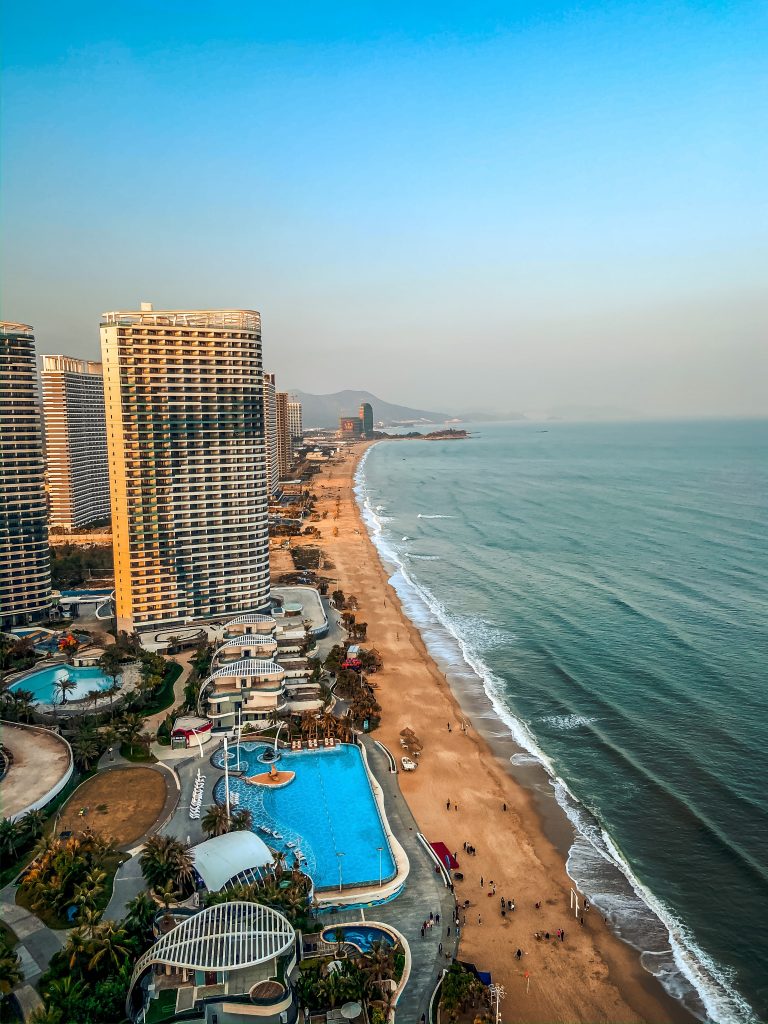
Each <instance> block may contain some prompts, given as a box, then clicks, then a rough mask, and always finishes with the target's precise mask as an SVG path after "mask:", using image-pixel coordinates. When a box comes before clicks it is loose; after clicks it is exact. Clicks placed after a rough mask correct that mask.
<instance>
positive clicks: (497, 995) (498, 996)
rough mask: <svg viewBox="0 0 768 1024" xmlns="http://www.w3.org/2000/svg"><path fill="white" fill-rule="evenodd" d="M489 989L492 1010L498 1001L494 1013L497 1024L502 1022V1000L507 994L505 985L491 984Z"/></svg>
mask: <svg viewBox="0 0 768 1024" xmlns="http://www.w3.org/2000/svg"><path fill="white" fill-rule="evenodd" d="M488 991H489V992H490V993H491V1010H493V1004H494V1002H495V1003H496V1013H495V1015H494V1018H493V1019H494V1022H495V1024H501V1000H502V999H503V998H504V996H505V995H506V994H507V993H506V992H505V990H504V986H503V985H490V986H489V988H488Z"/></svg>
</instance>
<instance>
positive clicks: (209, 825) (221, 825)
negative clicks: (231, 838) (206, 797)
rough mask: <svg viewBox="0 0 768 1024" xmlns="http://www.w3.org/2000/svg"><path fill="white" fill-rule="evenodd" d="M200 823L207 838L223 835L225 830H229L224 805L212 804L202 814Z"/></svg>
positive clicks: (228, 821) (227, 816)
mask: <svg viewBox="0 0 768 1024" xmlns="http://www.w3.org/2000/svg"><path fill="white" fill-rule="evenodd" d="M200 825H201V826H202V829H203V832H205V834H206V835H207V836H208V838H209V839H211V838H212V837H213V836H223V835H224V833H225V832H229V828H230V820H229V815H228V814H227V809H226V807H223V806H222V805H221V804H212V805H211V806H210V807H209V808H208V810H207V811H206V812H205V814H204V815H203V818H202V821H201V822H200Z"/></svg>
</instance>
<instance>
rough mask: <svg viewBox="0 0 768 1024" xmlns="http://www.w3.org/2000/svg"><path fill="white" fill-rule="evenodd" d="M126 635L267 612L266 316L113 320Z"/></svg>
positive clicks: (125, 315) (112, 414)
mask: <svg viewBox="0 0 768 1024" xmlns="http://www.w3.org/2000/svg"><path fill="white" fill-rule="evenodd" d="M101 345H102V361H103V366H104V397H105V402H106V410H107V451H108V456H109V478H110V487H111V492H112V533H113V537H114V549H115V589H116V601H117V625H118V629H125V630H127V631H131V630H134V629H138V630H143V629H147V628H151V627H154V626H167V627H173V626H176V625H182V624H184V623H186V622H192V621H195V620H200V619H217V618H219V617H223V616H229V617H231V616H232V614H233V613H240V612H254V611H261V610H264V609H266V608H267V607H268V605H269V538H268V532H267V490H268V480H267V458H266V450H265V443H264V414H263V413H264V402H263V394H262V367H261V318H260V316H259V314H258V313H256V312H253V311H251V310H243V309H227V310H191V311H181V310H164V311H159V310H158V311H155V310H153V309H152V306H151V304H149V303H142V307H141V310H140V311H131V312H119V313H105V314H104V315H103V317H102V323H101Z"/></svg>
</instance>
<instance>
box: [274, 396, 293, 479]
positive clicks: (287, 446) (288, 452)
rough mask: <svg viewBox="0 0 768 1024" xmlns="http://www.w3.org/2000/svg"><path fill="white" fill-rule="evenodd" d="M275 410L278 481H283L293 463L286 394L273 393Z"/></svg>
mask: <svg viewBox="0 0 768 1024" xmlns="http://www.w3.org/2000/svg"><path fill="white" fill-rule="evenodd" d="M275 409H276V419H277V470H278V473H279V474H280V479H281V480H285V478H286V477H287V476H288V473H289V472H290V469H291V462H292V461H293V445H292V444H291V429H290V426H289V423H288V392H287V391H276V392H275Z"/></svg>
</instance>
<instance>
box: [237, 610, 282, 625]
mask: <svg viewBox="0 0 768 1024" xmlns="http://www.w3.org/2000/svg"><path fill="white" fill-rule="evenodd" d="M274 621H275V620H274V619H273V618H272V616H271V615H261V614H260V613H259V612H248V613H247V614H245V615H238V616H237V618H236V619H230V620H229V622H227V624H226V625H227V626H245V625H249V624H252V623H256V622H272V623H274ZM225 628H226V627H225Z"/></svg>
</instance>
